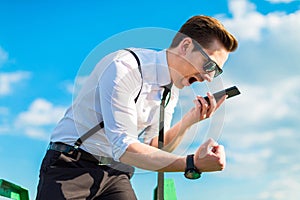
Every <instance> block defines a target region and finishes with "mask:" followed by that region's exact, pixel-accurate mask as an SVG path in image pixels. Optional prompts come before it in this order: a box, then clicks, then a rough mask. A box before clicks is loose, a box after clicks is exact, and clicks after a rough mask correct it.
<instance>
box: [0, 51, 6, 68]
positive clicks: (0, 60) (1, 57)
mask: <svg viewBox="0 0 300 200" xmlns="http://www.w3.org/2000/svg"><path fill="white" fill-rule="evenodd" d="M7 61H8V53H7V52H6V51H5V50H4V49H3V48H2V47H1V46H0V67H1V66H2V65H3V64H4V63H5V62H7Z"/></svg>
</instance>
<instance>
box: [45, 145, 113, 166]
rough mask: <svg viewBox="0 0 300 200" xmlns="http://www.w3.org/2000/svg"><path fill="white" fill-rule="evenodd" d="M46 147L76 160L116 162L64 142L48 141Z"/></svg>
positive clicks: (99, 162)
mask: <svg viewBox="0 0 300 200" xmlns="http://www.w3.org/2000/svg"><path fill="white" fill-rule="evenodd" d="M48 149H50V150H54V151H59V152H61V153H64V154H65V155H67V156H69V157H71V158H74V159H76V160H85V161H89V162H92V163H95V164H97V165H111V164H114V163H117V162H116V161H114V160H113V159H112V158H109V157H104V156H96V155H93V154H90V153H88V152H86V151H84V150H82V149H80V148H75V147H74V146H71V145H68V144H64V143H62V142H50V144H49V147H48Z"/></svg>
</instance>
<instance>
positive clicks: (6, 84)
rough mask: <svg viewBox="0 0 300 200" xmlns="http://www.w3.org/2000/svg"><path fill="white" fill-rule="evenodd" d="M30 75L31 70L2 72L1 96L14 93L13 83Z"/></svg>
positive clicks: (0, 77) (0, 82) (0, 81)
mask: <svg viewBox="0 0 300 200" xmlns="http://www.w3.org/2000/svg"><path fill="white" fill-rule="evenodd" d="M29 77H30V73H29V72H25V71H16V72H10V73H8V72H7V73H0V96H1V95H8V94H10V93H12V85H13V84H16V83H19V82H21V81H22V80H24V79H28V78H29Z"/></svg>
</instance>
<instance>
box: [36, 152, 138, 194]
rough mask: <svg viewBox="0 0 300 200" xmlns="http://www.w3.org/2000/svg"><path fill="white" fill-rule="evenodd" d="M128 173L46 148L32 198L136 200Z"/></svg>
mask: <svg viewBox="0 0 300 200" xmlns="http://www.w3.org/2000/svg"><path fill="white" fill-rule="evenodd" d="M130 176H131V175H130V174H129V173H127V172H124V171H120V170H116V169H115V168H114V167H109V166H106V165H97V164H95V163H92V162H89V161H85V160H74V159H72V158H70V157H68V156H66V155H65V154H63V153H60V152H58V151H53V150H48V151H47V153H46V155H45V157H44V159H43V162H42V165H41V169H40V176H39V177H40V179H39V184H38V189H37V196H36V200H65V199H67V200H90V199H91V200H92V199H93V200H100V199H101V200H136V199H137V198H136V195H135V193H134V191H133V189H132V186H131V183H130Z"/></svg>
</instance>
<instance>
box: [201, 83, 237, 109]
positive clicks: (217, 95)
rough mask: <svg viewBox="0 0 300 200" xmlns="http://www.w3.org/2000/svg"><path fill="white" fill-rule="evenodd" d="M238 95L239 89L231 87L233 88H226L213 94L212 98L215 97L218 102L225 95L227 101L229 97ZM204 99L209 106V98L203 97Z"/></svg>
mask: <svg viewBox="0 0 300 200" xmlns="http://www.w3.org/2000/svg"><path fill="white" fill-rule="evenodd" d="M239 94H241V92H240V91H239V89H238V88H237V87H236V86H233V87H230V88H227V89H225V90H221V91H219V92H216V93H214V94H213V96H214V97H215V99H216V102H218V101H219V100H220V99H221V98H222V97H223V96H224V95H227V99H229V98H230V97H234V96H236V95H239ZM204 99H205V100H206V101H207V103H208V105H210V102H209V98H208V97H207V96H205V97H204ZM199 102H200V101H199Z"/></svg>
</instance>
